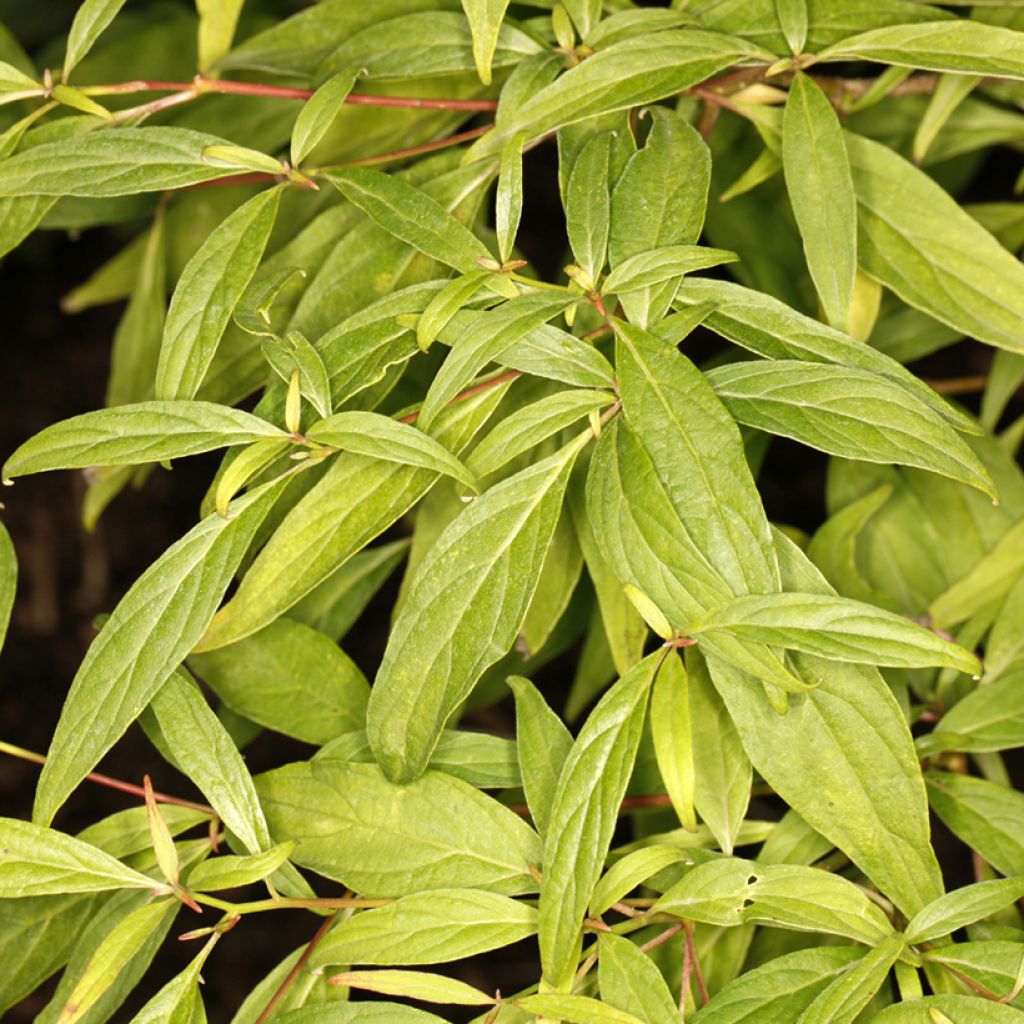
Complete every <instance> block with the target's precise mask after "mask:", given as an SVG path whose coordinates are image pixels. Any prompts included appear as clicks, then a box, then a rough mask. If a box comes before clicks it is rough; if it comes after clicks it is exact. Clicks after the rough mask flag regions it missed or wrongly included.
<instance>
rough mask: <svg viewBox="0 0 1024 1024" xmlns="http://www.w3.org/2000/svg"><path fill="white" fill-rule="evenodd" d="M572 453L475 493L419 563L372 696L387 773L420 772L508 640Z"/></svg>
mask: <svg viewBox="0 0 1024 1024" xmlns="http://www.w3.org/2000/svg"><path fill="white" fill-rule="evenodd" d="M588 436H589V435H584V436H583V439H584V440H585V439H586V438H587V437H588ZM579 450H580V440H576V441H573V442H571V443H570V444H568V445H566V446H565V447H564V448H563V449H561V450H560V451H558V452H556V453H555V454H554V455H552V456H550V457H548V458H547V459H544V460H543V461H541V462H538V463H535V464H534V465H533V466H530V467H528V468H527V469H525V470H523V471H521V472H520V473H517V474H515V475H514V476H511V477H509V478H508V479H507V480H504V481H502V482H501V483H500V484H497V485H496V486H494V487H492V488H491V489H490V490H488V491H487V492H486V493H485V494H484V495H483V496H482V497H480V498H477V499H475V500H474V501H473V502H472V504H470V506H469V507H468V508H466V509H465V510H464V511H463V512H462V513H461V514H460V515H459V516H458V518H456V519H455V520H454V522H452V523H451V525H450V526H448V528H447V529H446V530H445V531H444V532H443V533H442V534H441V536H440V537H439V538H438V539H437V541H435V543H434V545H433V547H431V549H430V551H429V553H428V554H427V557H426V558H425V559H424V561H423V562H422V563H421V565H420V566H419V568H418V570H417V572H416V575H415V577H414V578H413V581H412V584H411V586H410V588H409V592H408V594H407V595H406V600H405V602H404V603H403V605H402V608H401V611H400V612H399V614H398V618H397V619H396V621H395V624H394V626H393V628H392V630H391V636H390V638H389V640H388V646H387V649H386V650H385V652H384V658H383V661H382V662H381V667H380V670H379V671H378V673H377V678H376V680H375V682H374V685H373V689H372V691H371V694H370V706H369V712H368V717H367V734H368V735H369V738H370V745H371V746H372V747H373V750H374V753H375V755H376V756H377V760H378V762H379V763H380V764H381V767H382V768H383V769H384V771H385V774H386V775H387V776H388V777H389V778H391V779H393V780H395V781H404V782H408V781H410V780H412V779H415V778H417V777H418V776H419V774H420V773H421V772H422V771H423V769H424V768H425V767H426V764H427V761H428V760H429V759H430V753H431V751H432V750H433V748H434V744H435V743H436V742H437V738H438V735H439V734H440V732H441V730H442V729H443V728H444V725H445V723H446V722H447V721H448V719H449V718H450V717H451V715H452V713H453V712H454V711H455V710H456V708H457V707H458V706H459V704H460V703H461V702H462V701H463V700H464V699H465V698H466V697H467V696H468V695H469V693H470V691H471V690H472V688H473V686H474V685H475V684H476V682H477V680H478V679H479V678H480V676H481V675H482V674H483V672H484V670H485V669H486V668H487V667H488V666H490V665H492V664H494V662H496V661H497V660H498V659H499V658H500V657H502V656H503V655H504V654H506V653H507V652H508V651H509V649H510V648H511V647H512V645H513V643H515V639H516V636H517V634H518V632H519V628H520V626H521V625H522V622H523V619H524V618H525V616H526V612H527V610H528V608H529V603H530V600H531V598H532V597H533V594H534V591H535V589H536V587H537V581H538V578H539V576H540V571H541V567H542V565H543V560H544V555H545V554H546V551H547V546H548V544H549V543H550V540H551V536H552V534H553V532H554V529H555V523H556V522H557V520H558V516H559V513H560V511H561V506H562V497H563V495H564V493H565V485H566V481H567V480H568V476H569V471H570V469H571V468H572V464H573V461H574V460H575V458H576V455H577V454H578V452H579ZM481 637H486V638H487V640H486V642H485V643H480V638H481Z"/></svg>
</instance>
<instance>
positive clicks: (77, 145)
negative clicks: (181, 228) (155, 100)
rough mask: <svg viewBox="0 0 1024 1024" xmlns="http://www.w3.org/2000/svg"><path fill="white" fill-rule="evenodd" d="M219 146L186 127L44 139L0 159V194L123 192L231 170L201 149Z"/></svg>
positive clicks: (208, 177) (233, 170) (177, 183)
mask: <svg viewBox="0 0 1024 1024" xmlns="http://www.w3.org/2000/svg"><path fill="white" fill-rule="evenodd" d="M219 145H223V140H222V139H218V138H217V137H216V136H214V135H205V134H202V133H200V132H194V131H190V130H188V129H186V128H117V129H110V130H107V131H95V132H89V133H88V134H85V135H74V136H71V137H70V138H66V139H62V140H60V141H59V142H47V143H43V144H42V145H39V146H35V147H34V148H32V149H29V150H26V151H24V152H22V153H18V154H16V155H15V156H12V157H10V158H9V159H7V160H4V161H3V162H2V163H0V196H30V195H31V196H91V197H102V196H128V195H135V194H137V193H140V192H162V191H164V190H165V189H175V188H184V187H186V186H187V185H195V184H198V183H199V182H201V181H213V180H214V179H215V178H223V177H226V176H227V175H230V174H235V173H237V166H231V165H225V166H214V165H213V164H211V163H208V162H206V161H205V160H204V159H203V152H204V150H206V149H208V148H209V147H210V146H219Z"/></svg>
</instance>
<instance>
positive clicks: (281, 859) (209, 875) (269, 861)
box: [161, 723, 295, 892]
mask: <svg viewBox="0 0 1024 1024" xmlns="http://www.w3.org/2000/svg"><path fill="white" fill-rule="evenodd" d="M161 728H163V724H162V723H161ZM164 734H165V735H166V731H165V733H164ZM294 849H295V844H294V843H281V844H280V845H278V846H272V847H271V848H270V849H269V850H267V851H266V853H259V854H255V855H253V856H251V857H238V856H234V855H232V854H227V855H225V856H222V857H211V858H210V859H209V860H205V861H203V863H202V864H197V865H196V867H195V868H194V869H193V870H192V871H191V872H190V874H189V876H188V887H189V889H190V890H191V891H193V892H216V891H217V890H218V889H235V888H238V887H239V886H242V885H252V883H253V882H260V881H262V880H263V879H264V878H269V877H270V876H271V875H272V874H273V873H274V872H275V871H276V870H277V869H278V868H279V867H281V865H282V864H284V863H285V861H286V860H288V858H289V857H290V856H291V855H292V851H293V850H294Z"/></svg>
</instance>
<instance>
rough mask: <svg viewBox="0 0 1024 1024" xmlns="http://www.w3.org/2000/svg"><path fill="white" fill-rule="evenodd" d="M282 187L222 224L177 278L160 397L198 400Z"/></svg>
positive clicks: (263, 242) (160, 371)
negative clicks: (201, 386)
mask: <svg viewBox="0 0 1024 1024" xmlns="http://www.w3.org/2000/svg"><path fill="white" fill-rule="evenodd" d="M280 200H281V190H280V189H278V188H272V189H268V190H267V191H265V192H260V193H259V194H257V195H255V196H253V197H252V199H250V200H248V202H246V203H243V204H242V205H241V206H240V207H239V208H238V209H237V210H235V212H234V213H232V214H231V216H230V217H228V218H227V220H225V221H224V222H223V223H221V224H219V225H218V226H217V227H216V228H215V229H214V230H213V232H212V233H211V234H210V235H209V237H208V238H207V239H206V240H205V241H204V242H203V244H202V245H201V246H200V247H199V248H198V249H197V250H196V253H195V255H194V256H193V257H192V258H191V259H190V260H189V261H188V263H187V264H186V265H185V269H184V270H183V271H182V274H181V277H180V278H179V279H178V284H177V287H176V288H175V289H174V296H173V297H172V299H171V305H170V308H169V309H168V311H167V322H166V324H165V326H164V334H163V341H162V342H161V346H160V364H159V366H158V368H157V374H156V395H157V397H158V398H164V399H170V398H193V397H194V396H195V394H196V392H197V391H198V390H199V386H200V385H201V384H202V382H203V378H204V377H205V376H206V371H207V370H208V369H209V367H210V363H211V362H212V361H213V357H214V356H215V355H216V353H217V346H218V345H219V344H220V340H221V337H222V336H223V334H224V331H225V329H226V328H227V326H228V323H229V322H230V320H231V314H232V313H233V312H234V309H235V306H236V305H238V300H239V299H240V298H241V297H242V294H243V292H244V291H245V290H246V288H247V287H248V286H249V282H250V281H251V280H252V278H253V275H254V274H255V273H256V268H257V267H258V266H259V263H260V260H261V259H262V258H263V252H264V250H265V249H266V247H267V240H268V239H269V238H270V232H271V230H272V229H273V227H274V220H275V218H276V217H277V209H278V205H279V203H280Z"/></svg>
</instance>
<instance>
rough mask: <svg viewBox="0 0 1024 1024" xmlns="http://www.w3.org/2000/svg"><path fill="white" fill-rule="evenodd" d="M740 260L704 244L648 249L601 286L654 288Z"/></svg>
mask: <svg viewBox="0 0 1024 1024" xmlns="http://www.w3.org/2000/svg"><path fill="white" fill-rule="evenodd" d="M737 259H739V257H738V256H737V255H736V253H734V252H727V251H726V250H725V249H708V248H706V247H705V246H702V245H665V246H662V247H661V248H658V249H648V250H646V251H644V252H638V253H636V254H635V255H633V256H629V257H627V258H626V259H624V260H623V261H622V262H621V263H619V264H618V266H616V268H615V269H614V270H613V271H612V272H611V273H610V274H609V275H608V277H607V279H606V280H605V281H604V283H603V285H602V286H601V287H602V290H603V291H606V292H616V293H622V292H632V291H639V290H641V289H647V288H653V287H655V286H656V285H659V284H663V283H664V282H665V281H672V280H675V279H676V278H681V277H683V275H685V274H689V273H690V272H691V271H693V270H704V269H706V268H707V267H717V266H719V265H720V264H722V263H732V262H734V261H735V260H737Z"/></svg>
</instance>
